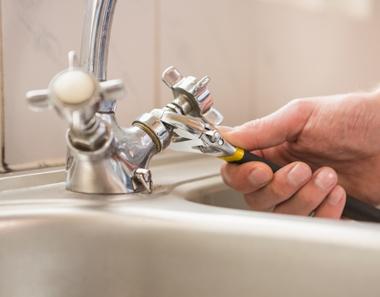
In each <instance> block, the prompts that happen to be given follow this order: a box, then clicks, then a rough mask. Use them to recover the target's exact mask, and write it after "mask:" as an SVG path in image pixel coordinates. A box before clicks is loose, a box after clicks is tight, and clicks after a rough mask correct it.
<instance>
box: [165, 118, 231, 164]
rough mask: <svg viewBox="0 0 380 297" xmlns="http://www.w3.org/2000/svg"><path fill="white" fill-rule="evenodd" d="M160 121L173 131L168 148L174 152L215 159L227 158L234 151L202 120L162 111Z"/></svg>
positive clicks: (211, 126) (218, 133)
mask: <svg viewBox="0 0 380 297" xmlns="http://www.w3.org/2000/svg"><path fill="white" fill-rule="evenodd" d="M161 121H162V122H163V123H164V124H166V125H168V126H170V127H171V129H172V131H173V137H172V143H171V145H170V148H172V149H174V150H177V151H186V152H193V153H194V152H195V153H203V154H207V155H212V156H215V157H223V156H229V155H232V154H233V153H234V152H235V150H236V148H235V147H234V146H233V145H231V144H230V143H228V142H227V141H226V140H224V139H223V137H222V136H221V134H220V132H219V131H218V130H217V129H216V128H215V127H214V126H213V125H211V124H210V123H208V122H206V121H204V120H202V119H199V118H195V117H192V116H184V115H180V114H177V113H174V112H171V111H164V112H163V113H162V115H161Z"/></svg>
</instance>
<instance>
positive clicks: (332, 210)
mask: <svg viewBox="0 0 380 297" xmlns="http://www.w3.org/2000/svg"><path fill="white" fill-rule="evenodd" d="M346 196H347V195H346V191H345V190H344V189H343V188H342V187H341V186H339V185H338V186H336V187H335V188H334V189H333V190H332V191H331V192H330V193H329V195H328V196H327V199H325V201H323V203H322V204H321V205H320V206H319V207H318V208H317V210H316V211H315V216H316V217H320V218H331V219H340V218H341V216H342V213H343V209H344V206H345V204H346Z"/></svg>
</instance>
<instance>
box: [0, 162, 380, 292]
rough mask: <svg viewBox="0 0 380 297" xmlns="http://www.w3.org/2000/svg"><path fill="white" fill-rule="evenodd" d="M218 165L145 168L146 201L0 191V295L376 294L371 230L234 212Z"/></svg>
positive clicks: (46, 189)
mask: <svg viewBox="0 0 380 297" xmlns="http://www.w3.org/2000/svg"><path fill="white" fill-rule="evenodd" d="M218 167H219V162H218V161H215V160H208V159H195V160H190V161H181V163H180V164H179V163H171V164H166V165H160V166H156V167H154V169H153V170H154V172H153V173H154V176H155V178H156V187H155V193H154V194H153V195H145V194H137V195H121V196H88V195H79V194H74V193H69V192H66V191H64V188H63V184H62V183H56V184H48V185H40V186H31V187H28V188H20V189H14V190H7V191H3V192H2V193H1V194H0V296H6V297H9V296H12V297H18V296H28V297H33V296H38V297H41V296H49V297H51V296H65V297H67V296H102V297H104V296H142V297H145V296H146V297H152V296H155V297H161V296H162V297H164V296H165V297H172V296H173V297H174V296H175V297H178V296H181V297H182V296H184V297H186V296H189V297H190V296H218V297H224V296H378V291H377V290H378V289H377V287H378V286H377V280H378V275H379V273H380V228H379V227H378V226H376V225H372V224H359V223H354V222H333V221H328V220H316V219H312V218H297V217H293V216H281V215H274V214H265V213H258V212H253V211H248V210H241V209H240V208H241V207H242V206H244V205H243V204H242V203H243V200H242V198H241V196H240V195H238V194H237V193H234V192H232V191H230V190H228V189H227V188H226V187H225V186H224V185H223V184H222V182H221V180H220V178H219V177H218V176H217V174H218ZM181 168H182V169H183V168H186V170H181V174H178V170H180V169H181ZM216 206H222V207H216ZM227 207H228V208H227Z"/></svg>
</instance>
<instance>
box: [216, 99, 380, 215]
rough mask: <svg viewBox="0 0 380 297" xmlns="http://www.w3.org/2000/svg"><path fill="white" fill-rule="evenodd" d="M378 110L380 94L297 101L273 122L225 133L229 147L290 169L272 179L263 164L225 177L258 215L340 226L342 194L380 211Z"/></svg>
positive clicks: (230, 167)
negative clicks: (379, 206)
mask: <svg viewBox="0 0 380 297" xmlns="http://www.w3.org/2000/svg"><path fill="white" fill-rule="evenodd" d="M379 107H380V95H379V93H371V94H349V95H337V96H329V97H323V98H309V99H302V100H294V101H292V102H291V103H289V104H287V105H286V106H284V107H283V108H281V109H280V110H278V111H277V112H275V113H273V114H271V115H269V116H266V117H264V118H261V119H257V120H254V121H251V122H248V123H246V124H244V125H242V126H239V127H235V128H224V129H222V133H223V136H224V137H225V138H226V139H227V140H228V141H229V142H231V143H233V144H234V145H236V146H240V147H242V148H245V149H248V150H251V151H253V153H255V154H257V155H260V156H262V157H264V158H266V159H268V160H271V161H273V162H275V163H278V164H279V165H285V166H284V167H283V168H281V169H280V170H279V171H277V172H276V173H275V174H273V173H272V171H271V169H270V168H269V167H268V166H267V165H265V164H264V163H259V162H250V163H246V164H243V165H234V164H225V165H224V166H223V167H222V176H223V178H224V180H225V182H226V183H227V184H228V185H230V186H231V187H233V188H235V189H236V190H238V191H240V192H243V193H244V194H245V198H246V201H247V203H248V204H249V206H250V207H251V208H252V209H254V210H261V211H273V212H278V213H289V214H298V215H309V214H310V213H312V212H314V213H315V216H318V217H328V218H340V217H341V214H342V211H343V208H344V205H345V197H346V192H345V190H344V189H346V190H347V191H348V192H349V193H350V194H352V195H355V196H357V197H359V198H361V199H362V200H364V201H366V202H369V203H372V204H377V203H379V202H380V199H379V198H380V195H378V194H377V193H378V192H379V190H380V183H379V181H378V178H377V177H376V176H377V175H378V174H377V172H379V171H380V139H379V138H378V136H377V134H378V131H379V128H380V115H378V109H379ZM300 161H302V162H300ZM338 183H339V185H338ZM342 186H343V187H342Z"/></svg>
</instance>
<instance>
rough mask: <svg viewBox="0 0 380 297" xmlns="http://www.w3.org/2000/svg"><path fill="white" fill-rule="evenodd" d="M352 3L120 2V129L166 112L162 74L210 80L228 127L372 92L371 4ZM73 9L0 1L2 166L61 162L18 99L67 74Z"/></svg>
mask: <svg viewBox="0 0 380 297" xmlns="http://www.w3.org/2000/svg"><path fill="white" fill-rule="evenodd" d="M360 1H364V2H366V5H361V6H360V7H359V6H358V7H359V8H358V7H356V8H355V5H358V2H357V1H355V0H350V1H340V2H339V3H340V4H339V5H340V6H338V4H337V5H335V6H331V5H327V4H326V3H330V2H331V1H330V2H329V1H324V0H314V1H311V0H309V1H306V0H303V1H302V0H299V1H296V0H286V1H275V0H270V1H269V0H268V1H264V0H262V1H260V0H239V1H236V0H219V1H214V0H192V1H188V0H119V1H118V4H117V9H116V14H115V18H114V25H113V32H112V38H111V49H110V60H109V71H108V73H109V78H121V79H123V80H124V81H125V83H126V88H127V92H128V95H127V96H126V98H125V100H123V101H120V102H119V105H118V115H119V118H120V122H121V123H122V124H123V125H128V124H129V123H130V122H131V121H132V120H133V119H134V118H136V117H137V116H138V115H139V114H141V113H143V112H144V111H148V110H150V109H152V108H153V107H154V106H161V105H164V104H166V103H167V102H169V100H170V99H171V94H170V91H169V90H168V89H167V88H166V87H165V86H164V85H163V84H162V83H161V82H160V73H161V71H162V70H164V69H165V68H166V67H167V66H169V65H175V66H177V67H178V68H179V69H180V70H181V71H182V72H183V73H185V74H193V75H196V76H201V75H205V74H208V75H210V76H211V79H212V82H211V85H210V88H211V91H212V92H213V94H214V97H215V99H216V106H217V107H218V108H219V109H220V110H221V111H222V112H223V113H224V115H225V124H228V125H236V124H239V123H242V122H243V121H247V120H249V119H252V118H255V117H258V116H262V115H264V114H267V113H270V112H271V111H273V110H274V109H276V108H278V107H280V106H281V105H283V104H285V103H286V102H288V101H289V100H290V99H292V98H296V97H306V96H317V95H325V94H331V93H340V92H348V91H355V90H362V89H369V88H373V87H374V86H375V85H376V84H377V83H378V82H379V80H380V57H379V53H380V37H379V36H380V35H379V32H378V30H379V29H378V28H379V21H377V20H378V19H379V15H380V5H379V3H378V1H370V0H367V1H366V0H360ZM362 3H363V2H362ZM84 4H85V1H83V0H81V1H78V0H66V1H60V0H3V1H2V2H1V5H2V7H1V9H2V25H3V44H2V45H3V55H4V56H3V63H4V69H3V70H4V77H3V80H4V105H5V138H4V141H5V161H6V163H7V164H9V165H10V166H13V167H14V166H15V165H16V167H17V166H20V165H22V164H28V163H29V164H30V163H35V162H38V163H41V164H44V163H54V162H55V161H56V160H62V159H63V157H64V154H65V143H64V133H65V129H66V125H65V123H64V122H63V121H62V120H61V119H60V118H58V117H57V115H56V114H55V113H54V111H46V112H41V113H34V112H32V111H30V110H29V109H28V108H27V106H26V104H25V98H24V94H25V92H26V91H27V90H29V89H36V88H45V87H46V86H47V84H48V82H49V80H50V78H51V77H52V76H53V75H54V74H55V73H57V72H58V71H60V70H62V69H63V68H65V67H66V65H67V61H66V54H67V52H68V51H69V50H71V49H75V50H77V51H79V48H80V38H81V30H82V29H81V27H82V21H83V11H84V6H85V5H84ZM311 4H312V5H311ZM316 4H319V5H316ZM322 4H323V5H322ZM350 5H351V6H350ZM356 12H357V13H356Z"/></svg>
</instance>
